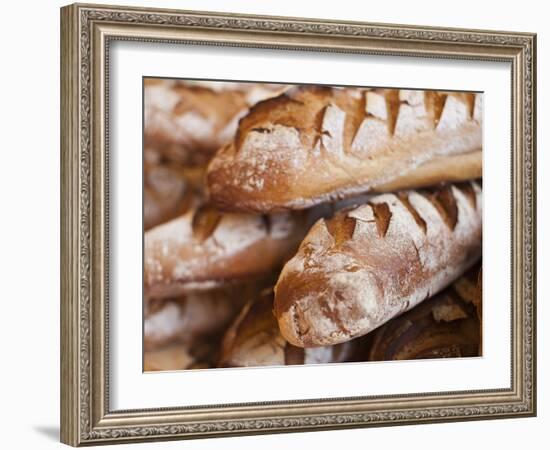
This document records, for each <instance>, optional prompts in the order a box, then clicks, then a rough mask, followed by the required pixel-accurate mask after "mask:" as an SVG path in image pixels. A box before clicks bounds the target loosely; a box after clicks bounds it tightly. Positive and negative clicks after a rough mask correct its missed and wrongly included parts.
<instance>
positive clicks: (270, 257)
mask: <svg viewBox="0 0 550 450" xmlns="http://www.w3.org/2000/svg"><path fill="white" fill-rule="evenodd" d="M310 214H311V213H310V212H298V213H292V214H291V213H281V214H276V215H250V214H237V213H222V212H219V211H217V210H215V209H212V208H210V207H209V206H208V205H205V206H202V207H199V208H192V209H191V210H190V211H189V212H187V213H186V214H184V215H183V216H181V217H178V218H176V219H174V220H172V221H170V222H167V223H165V224H163V225H160V226H158V227H155V228H153V229H151V230H149V231H147V232H146V233H145V242H144V243H145V249H144V288H145V292H146V295H147V296H148V297H150V298H166V297H173V296H178V295H181V294H183V293H185V292H187V291H189V290H191V289H195V288H197V287H201V288H202V287H211V286H212V285H216V284H220V283H223V282H236V281H239V280H241V281H242V280H246V279H253V278H257V277H264V276H266V275H269V274H270V273H271V272H272V271H273V270H275V269H278V268H279V267H280V266H281V265H282V264H283V263H284V262H285V261H286V260H287V259H288V258H289V257H290V256H292V255H293V254H294V252H295V251H296V249H297V248H298V245H299V243H300V240H301V239H302V238H303V236H304V235H305V233H306V232H307V230H308V228H309V225H310V224H311V223H312V222H311V216H310Z"/></svg>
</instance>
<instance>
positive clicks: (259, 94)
mask: <svg viewBox="0 0 550 450" xmlns="http://www.w3.org/2000/svg"><path fill="white" fill-rule="evenodd" d="M284 89H286V86H284V85H268V84H258V83H249V84H247V83H217V82H208V83H205V82H202V83H196V82H195V83H193V82H186V81H177V82H176V81H173V80H161V79H147V80H146V82H145V84H144V101H143V106H144V138H145V142H146V143H147V144H149V145H154V146H155V148H156V149H157V150H158V151H160V152H162V153H163V154H164V155H165V156H166V157H168V158H170V159H171V160H173V161H177V162H182V163H189V161H190V160H192V161H200V160H201V157H202V161H206V160H208V158H209V157H210V156H211V155H212V154H213V153H214V152H215V151H216V150H217V149H218V148H219V147H220V146H222V145H223V144H225V143H226V142H228V141H229V140H230V139H231V138H232V137H233V134H234V133H235V130H236V128H237V123H238V120H239V118H240V117H242V116H243V115H244V114H245V113H246V112H247V111H248V108H249V107H250V106H251V105H253V104H254V103H256V102H258V101H259V100H262V99H265V98H268V97H270V96H273V95H277V94H279V93H280V92H282V91H283V90H284Z"/></svg>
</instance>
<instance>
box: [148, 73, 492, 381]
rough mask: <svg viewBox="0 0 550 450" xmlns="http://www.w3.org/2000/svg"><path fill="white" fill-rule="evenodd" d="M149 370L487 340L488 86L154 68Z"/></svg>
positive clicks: (434, 348)
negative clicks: (277, 80)
mask: <svg viewBox="0 0 550 450" xmlns="http://www.w3.org/2000/svg"><path fill="white" fill-rule="evenodd" d="M144 144H145V145H144V148H145V150H144V229H145V236H144V298H145V305H144V349H145V353H144V366H145V367H144V368H145V370H175V369H192V368H209V367H244V366H261V365H292V364H315V363H331V362H348V361H376V360H390V359H415V358H435V357H459V356H478V355H480V354H481V353H480V352H481V277H480V275H479V272H480V267H481V265H480V259H481V230H482V187H481V175H482V173H481V168H482V97H481V95H480V94H475V93H465V92H441V91H437V92H436V91H421V90H404V89H379V88H334V87H324V86H286V85H271V84H261V83H229V82H204V81H203V82H198V81H194V82H191V81H176V80H159V79H146V81H145V86H144Z"/></svg>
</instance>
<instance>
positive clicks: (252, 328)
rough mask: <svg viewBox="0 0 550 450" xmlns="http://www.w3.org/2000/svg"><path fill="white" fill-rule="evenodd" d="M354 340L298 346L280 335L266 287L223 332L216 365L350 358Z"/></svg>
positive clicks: (237, 365) (333, 361)
mask: <svg viewBox="0 0 550 450" xmlns="http://www.w3.org/2000/svg"><path fill="white" fill-rule="evenodd" d="M358 344H359V342H358V341H357V340H354V341H351V342H345V343H343V344H339V345H331V346H327V347H315V348H307V349H304V348H301V347H295V346H294V345H292V344H289V343H288V342H287V341H285V340H284V338H283V337H282V336H281V333H280V332H279V326H278V325H277V320H276V319H275V316H274V315H273V291H272V289H266V290H264V292H262V294H261V295H259V296H258V298H256V299H254V300H252V301H250V302H248V303H247V305H246V306H245V307H244V308H243V310H242V312H241V313H240V314H239V316H238V318H237V319H236V320H235V321H234V323H233V324H232V325H231V327H230V328H229V329H228V330H227V332H226V333H225V336H224V339H223V342H222V349H221V352H220V360H219V363H218V366H219V367H251V366H283V365H295V364H326V363H335V362H344V361H349V360H351V359H352V358H353V356H354V353H355V352H356V351H357V348H358Z"/></svg>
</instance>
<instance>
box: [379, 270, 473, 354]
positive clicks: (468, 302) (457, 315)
mask: <svg viewBox="0 0 550 450" xmlns="http://www.w3.org/2000/svg"><path fill="white" fill-rule="evenodd" d="M478 270H479V268H478V267H475V268H474V269H470V271H469V272H468V273H467V274H465V275H464V276H462V277H461V278H459V279H458V280H457V281H456V282H455V283H454V284H453V285H452V286H449V287H448V288H447V289H445V290H443V291H441V292H440V293H438V294H436V295H434V296H433V297H432V298H430V299H429V300H426V301H425V302H422V303H421V304H419V305H418V306H416V307H415V308H413V309H411V310H410V311H407V312H405V313H404V314H402V315H400V316H398V317H396V318H394V319H392V320H390V321H389V322H386V323H385V324H384V325H382V326H381V327H379V328H378V329H376V330H375V331H373V332H372V333H371V334H369V335H368V338H369V339H370V340H371V342H372V344H371V347H370V352H369V360H370V361H389V360H402V359H427V358H453V357H466V356H479V355H480V353H479V352H478V349H479V348H480V341H481V336H480V333H479V331H480V330H479V321H478V319H477V315H476V312H475V309H476V308H475V306H474V305H475V304H476V302H477V300H476V295H477V292H476V284H477V280H476V279H477V273H478Z"/></svg>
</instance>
